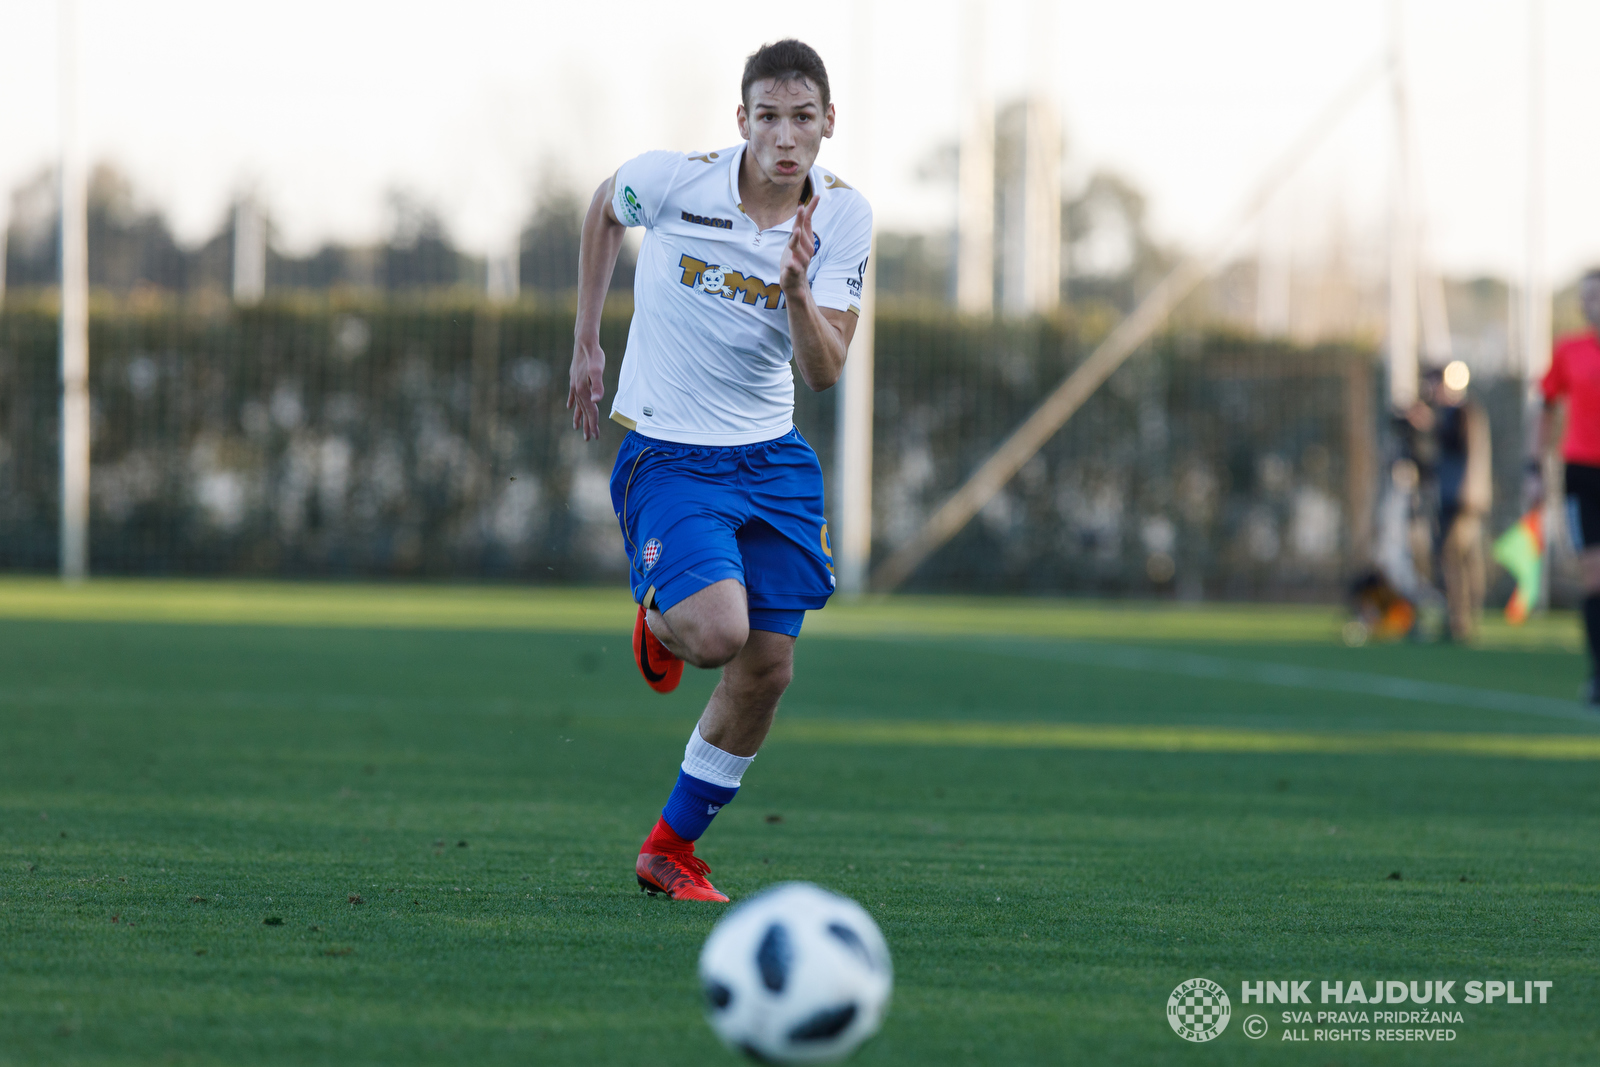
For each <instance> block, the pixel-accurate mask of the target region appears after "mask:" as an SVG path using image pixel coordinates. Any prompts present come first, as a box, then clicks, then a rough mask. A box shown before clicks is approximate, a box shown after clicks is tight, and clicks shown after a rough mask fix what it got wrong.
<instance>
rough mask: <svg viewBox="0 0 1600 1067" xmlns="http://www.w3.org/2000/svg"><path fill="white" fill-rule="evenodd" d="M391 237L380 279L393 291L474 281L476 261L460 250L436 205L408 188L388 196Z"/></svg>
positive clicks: (383, 256)
mask: <svg viewBox="0 0 1600 1067" xmlns="http://www.w3.org/2000/svg"><path fill="white" fill-rule="evenodd" d="M387 206H388V211H389V238H388V240H387V241H386V242H385V244H384V248H383V252H382V255H381V257H380V258H381V262H382V265H381V267H380V271H379V273H380V278H379V282H380V284H381V285H382V287H383V288H385V289H388V290H389V291H391V292H394V291H396V290H405V289H435V288H450V287H451V286H455V285H461V284H463V283H467V284H470V283H471V282H472V281H474V277H473V275H474V274H475V273H476V272H475V271H474V270H473V267H474V264H473V263H472V261H471V260H470V259H469V258H468V257H466V256H464V255H462V254H461V253H460V252H459V251H457V249H456V246H455V243H454V241H452V240H451V238H450V234H449V233H448V232H447V231H446V229H445V225H444V220H443V219H442V218H440V216H439V213H438V211H436V210H435V209H434V208H433V206H432V205H430V204H428V203H426V202H424V201H423V200H422V199H421V198H420V197H418V196H416V195H414V194H412V193H409V192H407V191H405V190H401V189H394V190H391V191H390V192H389V195H388V205H387Z"/></svg>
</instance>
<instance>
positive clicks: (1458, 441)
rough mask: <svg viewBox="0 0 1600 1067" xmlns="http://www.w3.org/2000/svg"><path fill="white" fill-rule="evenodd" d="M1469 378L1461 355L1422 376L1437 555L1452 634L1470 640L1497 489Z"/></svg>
mask: <svg viewBox="0 0 1600 1067" xmlns="http://www.w3.org/2000/svg"><path fill="white" fill-rule="evenodd" d="M1470 380H1471V373H1470V372H1469V371H1468V369H1467V365H1466V364H1465V363H1462V362H1461V361H1460V360H1457V361H1455V362H1453V363H1451V364H1449V365H1448V366H1446V367H1445V368H1443V369H1442V370H1430V371H1429V372H1428V373H1427V375H1426V376H1425V377H1424V380H1423V398H1424V401H1425V402H1426V408H1427V412H1428V415H1429V416H1430V420H1429V421H1431V423H1432V444H1433V448H1432V453H1433V454H1432V456H1431V459H1432V460H1433V470H1432V472H1431V473H1432V478H1431V481H1432V483H1433V485H1432V487H1433V492H1434V494H1435V501H1436V505H1437V513H1436V514H1437V522H1436V524H1435V526H1434V558H1435V559H1436V560H1437V565H1438V573H1439V576H1440V578H1441V579H1442V581H1443V585H1444V593H1445V600H1446V603H1447V605H1448V609H1449V622H1450V636H1451V637H1452V638H1453V639H1454V640H1457V641H1470V640H1472V638H1473V637H1474V636H1475V635H1476V634H1477V628H1478V618H1479V616H1480V615H1481V614H1482V611H1483V594H1484V561H1483V519H1484V516H1486V515H1487V514H1488V513H1489V507H1490V505H1491V503H1492V502H1493V492H1494V490H1493V463H1492V452H1491V446H1490V439H1489V416H1488V413H1487V412H1485V411H1484V409H1483V406H1482V405H1481V404H1479V403H1477V402H1476V401H1474V400H1472V399H1470V398H1469V397H1468V396H1467V383H1468V382H1469V381H1470Z"/></svg>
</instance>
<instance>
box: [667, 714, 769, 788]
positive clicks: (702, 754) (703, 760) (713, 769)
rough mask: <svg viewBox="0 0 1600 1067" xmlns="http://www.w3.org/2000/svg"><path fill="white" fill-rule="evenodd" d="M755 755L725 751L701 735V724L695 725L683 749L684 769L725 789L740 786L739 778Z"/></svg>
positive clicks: (742, 775) (685, 771)
mask: <svg viewBox="0 0 1600 1067" xmlns="http://www.w3.org/2000/svg"><path fill="white" fill-rule="evenodd" d="M753 759H755V757H754V756H735V755H734V754H733V753H732V752H724V751H722V749H720V748H718V747H717V746H716V745H713V744H711V743H710V742H709V741H707V740H706V739H705V738H703V737H701V736H700V726H699V724H696V725H695V728H694V732H693V733H691V734H690V735H689V744H688V745H686V746H685V747H684V750H683V771H684V773H685V774H689V775H693V776H694V777H696V778H698V779H700V780H701V781H702V782H710V783H711V784H712V785H720V786H722V787H723V788H725V789H737V788H739V779H741V778H743V777H744V772H745V768H746V767H748V766H750V761H751V760H753Z"/></svg>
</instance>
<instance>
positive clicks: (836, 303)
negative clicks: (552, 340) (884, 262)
mask: <svg viewBox="0 0 1600 1067" xmlns="http://www.w3.org/2000/svg"><path fill="white" fill-rule="evenodd" d="M743 158H744V145H742V144H741V145H739V146H737V147H734V148H724V149H722V150H720V151H717V152H704V153H700V154H696V155H684V154H682V153H679V152H646V153H645V154H644V155H642V156H639V157H638V158H636V159H631V160H629V161H628V162H626V163H624V164H623V165H622V166H621V167H620V168H618V170H617V177H616V181H615V183H614V185H615V188H614V190H613V195H612V200H611V209H612V210H613V211H614V212H616V216H617V218H618V219H620V220H621V221H622V223H623V224H624V225H626V226H643V227H645V235H644V244H643V246H642V247H641V248H640V250H639V266H638V270H637V271H636V272H635V274H634V280H633V323H632V325H631V326H630V327H629V330H628V348H627V352H626V353H625V354H624V356H623V360H622V375H621V380H620V381H619V383H618V385H617V395H616V399H615V400H614V401H613V402H612V405H611V417H612V418H613V419H615V420H616V421H617V422H620V423H622V425H624V426H626V427H628V428H629V429H636V430H638V431H639V432H640V433H642V434H644V435H646V436H647V437H658V438H660V439H662V440H664V441H678V442H681V443H684V444H693V445H746V444H753V443H755V442H758V441H770V440H772V439H773V438H775V437H782V436H783V435H784V434H786V433H788V432H789V430H790V428H791V427H793V425H794V372H793V370H792V369H791V368H790V362H791V360H792V359H793V356H794V351H793V348H792V347H791V345H790V341H789V311H788V305H787V304H786V302H785V300H784V297H783V292H782V290H781V289H779V288H778V261H779V259H780V258H781V257H782V255H783V249H784V245H785V244H787V243H788V240H789V236H790V233H791V231H792V229H793V226H794V219H793V218H790V219H789V220H787V221H785V222H782V223H779V224H778V225H777V226H774V227H772V228H771V229H770V230H761V229H758V228H757V226H756V224H755V222H753V221H752V220H751V219H750V218H749V217H748V216H747V215H745V213H744V209H743V208H742V207H740V204H739V199H740V198H739V166H740V162H741V161H742V160H743ZM810 180H811V189H812V195H814V196H819V197H821V198H822V202H821V203H820V204H818V205H817V210H816V214H815V215H814V216H812V220H811V227H812V231H813V232H814V233H815V235H816V239H817V245H816V253H815V255H814V256H813V258H812V260H811V266H810V268H809V269H808V270H807V272H806V273H807V278H808V279H809V280H810V282H811V293H812V296H813V298H814V299H815V300H816V302H817V303H818V304H819V305H820V306H822V307H825V308H833V309H835V310H838V311H847V310H848V311H853V312H856V313H857V314H859V313H860V311H861V283H862V278H863V276H864V275H865V274H866V267H867V253H868V251H869V249H870V246H871V242H872V208H871V207H869V206H868V204H867V200H866V198H865V197H864V196H862V195H861V194H860V193H858V192H856V190H854V189H853V188H851V187H850V186H849V185H847V184H845V183H844V182H842V181H840V180H839V178H838V177H836V176H835V175H834V174H832V173H831V172H829V171H827V170H824V169H823V168H821V167H812V168H811V173H810Z"/></svg>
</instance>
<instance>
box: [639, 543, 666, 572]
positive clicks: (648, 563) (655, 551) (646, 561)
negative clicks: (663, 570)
mask: <svg viewBox="0 0 1600 1067" xmlns="http://www.w3.org/2000/svg"><path fill="white" fill-rule="evenodd" d="M639 558H640V559H641V560H642V562H643V566H642V567H641V568H640V569H641V570H643V571H644V573H646V574H649V573H650V568H651V567H654V566H655V565H656V560H658V559H660V558H661V542H660V541H658V540H656V539H655V538H654V537H652V538H650V540H648V541H646V542H645V543H644V548H643V549H642V550H641V551H640V553H639Z"/></svg>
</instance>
